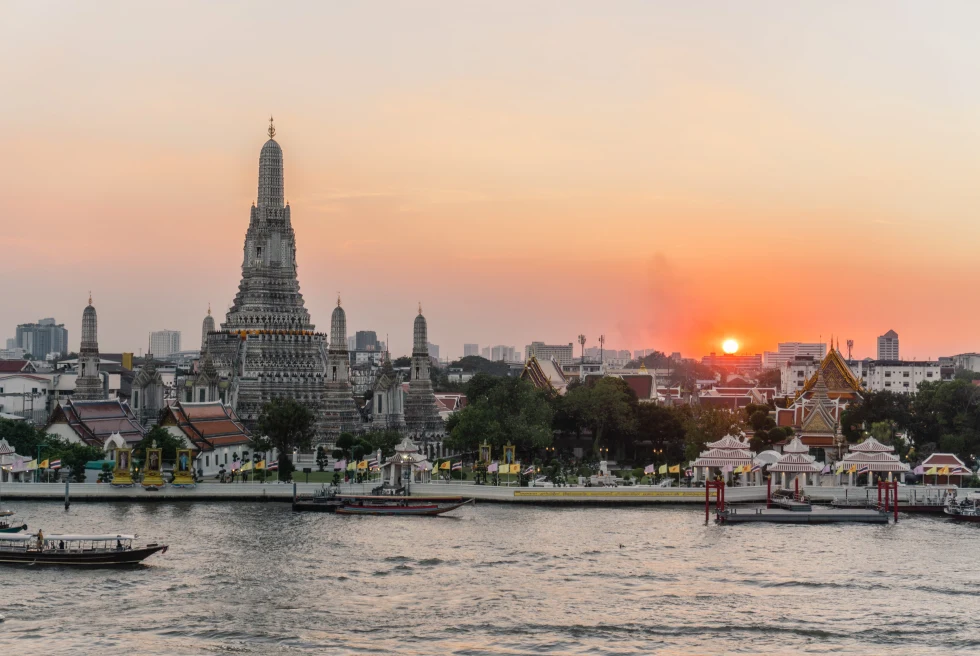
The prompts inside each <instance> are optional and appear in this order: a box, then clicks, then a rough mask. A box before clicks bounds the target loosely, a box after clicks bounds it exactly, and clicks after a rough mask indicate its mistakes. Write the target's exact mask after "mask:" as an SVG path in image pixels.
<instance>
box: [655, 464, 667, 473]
mask: <svg viewBox="0 0 980 656" xmlns="http://www.w3.org/2000/svg"><path fill="white" fill-rule="evenodd" d="M657 473H659V474H666V473H667V465H660V469H658V470H657Z"/></svg>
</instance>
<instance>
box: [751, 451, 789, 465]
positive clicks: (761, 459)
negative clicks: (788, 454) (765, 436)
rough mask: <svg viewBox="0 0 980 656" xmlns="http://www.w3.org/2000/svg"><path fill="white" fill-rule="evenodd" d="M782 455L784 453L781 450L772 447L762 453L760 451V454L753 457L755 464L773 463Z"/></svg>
mask: <svg viewBox="0 0 980 656" xmlns="http://www.w3.org/2000/svg"><path fill="white" fill-rule="evenodd" d="M782 457H783V455H782V454H781V453H780V452H779V451H774V450H772V449H769V450H768V451H763V452H762V453H760V454H759V455H757V456H756V457H755V458H753V459H752V464H753V465H773V464H775V463H777V462H779V459H780V458H782Z"/></svg>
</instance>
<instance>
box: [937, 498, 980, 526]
mask: <svg viewBox="0 0 980 656" xmlns="http://www.w3.org/2000/svg"><path fill="white" fill-rule="evenodd" d="M943 512H944V513H945V514H946V515H947V516H949V517H952V518H953V519H955V520H957V521H960V522H980V493H977V492H974V493H973V494H971V495H970V496H968V497H966V498H965V499H961V500H959V501H957V499H956V495H955V494H951V495H949V496H948V497H947V498H946V507H945V508H943Z"/></svg>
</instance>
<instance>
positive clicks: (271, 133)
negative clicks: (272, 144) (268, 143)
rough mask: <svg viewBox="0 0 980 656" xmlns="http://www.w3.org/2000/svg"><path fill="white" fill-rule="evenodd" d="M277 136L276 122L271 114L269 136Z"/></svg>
mask: <svg viewBox="0 0 980 656" xmlns="http://www.w3.org/2000/svg"><path fill="white" fill-rule="evenodd" d="M274 136H276V124H275V123H273V122H272V115H271V114H270V115H269V138H270V139H271V138H273V137H274Z"/></svg>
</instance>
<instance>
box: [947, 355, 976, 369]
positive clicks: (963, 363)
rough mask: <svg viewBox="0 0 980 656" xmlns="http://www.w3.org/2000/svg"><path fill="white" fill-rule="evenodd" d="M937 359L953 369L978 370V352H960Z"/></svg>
mask: <svg viewBox="0 0 980 656" xmlns="http://www.w3.org/2000/svg"><path fill="white" fill-rule="evenodd" d="M939 361H940V362H942V363H943V364H944V365H946V366H950V367H953V368H955V369H966V370H967V371H980V353H960V354H959V355H951V356H949V357H945V358H939Z"/></svg>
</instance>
